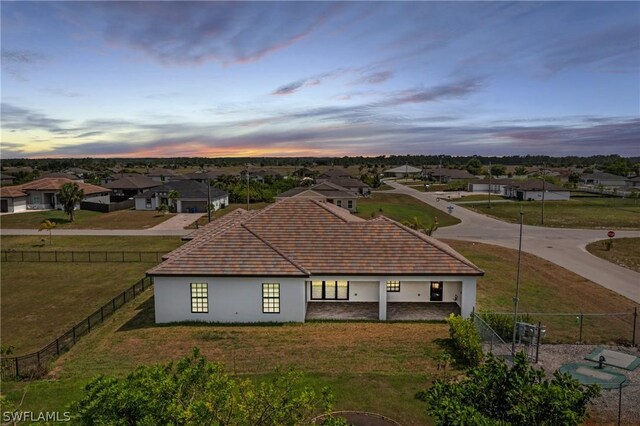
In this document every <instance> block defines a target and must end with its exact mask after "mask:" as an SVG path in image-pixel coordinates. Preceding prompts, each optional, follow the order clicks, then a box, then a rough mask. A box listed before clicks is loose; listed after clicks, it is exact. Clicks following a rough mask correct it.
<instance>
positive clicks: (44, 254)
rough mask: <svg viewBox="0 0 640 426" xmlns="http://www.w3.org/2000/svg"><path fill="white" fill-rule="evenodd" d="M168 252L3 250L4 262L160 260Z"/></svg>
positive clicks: (1, 254) (1, 256) (0, 258)
mask: <svg viewBox="0 0 640 426" xmlns="http://www.w3.org/2000/svg"><path fill="white" fill-rule="evenodd" d="M165 254H166V253H164V252H159V251H77V250H72V251H66V250H54V251H49V250H2V251H0V260H1V261H3V262H54V263H55V262H90V263H100V262H120V263H123V262H125V263H126V262H137V263H142V262H145V263H151V262H160V261H161V260H162V256H164V255H165Z"/></svg>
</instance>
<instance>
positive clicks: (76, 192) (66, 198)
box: [58, 182, 84, 222]
mask: <svg viewBox="0 0 640 426" xmlns="http://www.w3.org/2000/svg"><path fill="white" fill-rule="evenodd" d="M83 198H84V191H83V190H82V189H80V186H78V184H77V183H75V182H69V183H65V184H64V185H62V188H60V192H59V193H58V199H59V200H60V202H61V203H62V208H63V209H64V212H65V213H66V214H67V215H68V216H69V220H70V221H71V222H73V221H74V219H75V210H76V205H78V203H80V201H82V199H83Z"/></svg>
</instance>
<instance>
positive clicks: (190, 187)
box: [134, 180, 229, 213]
mask: <svg viewBox="0 0 640 426" xmlns="http://www.w3.org/2000/svg"><path fill="white" fill-rule="evenodd" d="M173 191H175V192H177V194H178V198H177V200H176V203H175V206H173V207H174V210H175V212H176V213H206V212H207V203H208V200H210V203H211V209H212V210H213V211H216V210H218V209H221V208H225V207H226V206H228V205H229V194H228V193H227V192H225V191H223V190H221V189H218V188H215V187H213V186H208V185H207V184H205V183H201V182H196V181H193V180H176V181H169V182H166V183H165V184H163V185H160V186H156V187H155V188H151V189H148V190H146V191H144V192H143V193H141V194H138V195H136V196H135V197H134V199H135V206H136V210H156V209H157V208H158V207H159V206H161V205H163V204H165V205H167V206H168V207H169V206H171V205H172V200H171V199H170V198H169V194H170V193H171V192H173Z"/></svg>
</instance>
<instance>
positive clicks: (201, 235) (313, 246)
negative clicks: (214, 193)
mask: <svg viewBox="0 0 640 426" xmlns="http://www.w3.org/2000/svg"><path fill="white" fill-rule="evenodd" d="M147 274H148V275H149V276H152V277H153V279H154V299H155V320H156V322H157V323H167V322H176V321H207V322H289V321H292V322H304V321H305V319H306V318H307V315H308V314H310V313H312V312H318V310H324V311H329V312H330V315H331V316H333V317H334V318H336V319H339V318H341V316H340V313H339V312H340V311H343V312H346V315H347V316H349V317H351V318H353V317H354V316H355V315H353V316H351V315H349V312H353V313H354V314H355V313H358V312H359V311H362V310H364V309H371V311H372V312H373V314H374V318H377V319H379V320H386V319H391V320H393V319H394V318H398V316H397V315H398V314H399V313H401V312H402V311H403V310H407V309H408V310H412V311H415V310H430V309H432V310H438V311H439V312H440V313H441V314H442V316H445V315H447V314H446V313H444V312H442V310H444V311H447V312H449V311H450V312H459V313H461V314H462V315H463V316H464V317H469V316H470V315H471V313H472V311H473V309H474V307H475V302H476V279H477V277H479V276H482V275H483V274H484V272H483V271H482V270H480V269H479V268H478V267H477V266H475V265H474V264H472V263H471V262H470V261H468V260H467V259H465V258H464V257H463V256H462V255H460V254H459V253H457V252H456V251H454V250H453V249H451V248H450V247H449V246H447V245H446V244H443V243H442V242H440V241H438V240H436V239H434V238H431V237H428V236H426V235H425V234H422V233H419V232H417V231H414V230H412V229H410V228H408V227H406V226H404V225H402V224H400V223H398V222H395V221H393V220H391V219H388V218H386V217H384V216H379V217H377V218H375V219H372V220H368V221H366V220H364V219H361V218H358V217H356V216H353V215H351V214H349V213H348V212H347V211H346V210H344V209H341V208H338V207H336V206H334V205H332V204H329V203H324V202H321V201H318V200H312V199H304V198H296V197H294V198H288V199H285V200H282V201H279V202H276V203H274V204H271V205H270V206H268V207H265V208H264V209H262V210H256V211H251V212H239V213H236V212H232V213H231V214H229V215H227V216H224V217H222V218H221V219H218V220H216V221H214V222H212V223H210V224H209V225H206V226H205V227H203V228H201V229H199V230H198V231H196V235H195V237H194V238H193V239H192V240H191V241H189V242H187V243H185V244H184V245H183V246H181V247H179V248H178V249H176V250H174V251H173V252H171V253H169V254H168V255H167V256H166V260H165V261H164V262H162V263H161V264H159V265H157V266H156V267H154V268H152V269H150V270H149V271H147ZM342 318H344V317H342Z"/></svg>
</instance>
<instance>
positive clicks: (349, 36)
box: [1, 1, 640, 158]
mask: <svg viewBox="0 0 640 426" xmlns="http://www.w3.org/2000/svg"><path fill="white" fill-rule="evenodd" d="M1 7H2V22H1V24H2V34H1V35H2V81H1V85H2V86H1V88H2V143H1V155H2V158H14V157H72V156H73V157H87V156H96V157H111V156H114V157H115V156H117V157H165V156H212V157H214V156H215V157H219V156H343V155H382V154H451V155H471V154H479V155H518V154H520V155H525V154H546V155H556V156H560V155H592V154H620V155H634V156H637V155H640V2H620V3H617V2H573V3H556V2H553V3H532V2H518V3H508V2H500V3H492V2H478V3H470V2H464V3H453V2H442V3H439V2H406V3H405V2H392V3H385V2H375V3H371V2H367V3H365V2H357V3H329V2H323V3H309V2H281V3H270V2H260V3H249V2H235V3H223V2H194V3H191V2H176V3H174V2H140V3H138V2H104V3H101V2H51V3H46V2H19V3H18V2H16V3H13V2H5V1H3V2H2V5H1Z"/></svg>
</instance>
